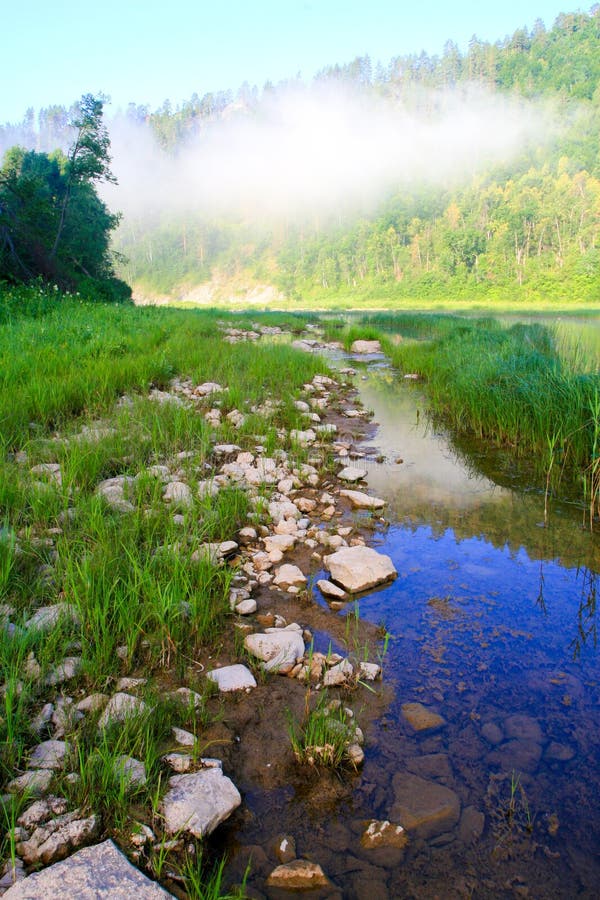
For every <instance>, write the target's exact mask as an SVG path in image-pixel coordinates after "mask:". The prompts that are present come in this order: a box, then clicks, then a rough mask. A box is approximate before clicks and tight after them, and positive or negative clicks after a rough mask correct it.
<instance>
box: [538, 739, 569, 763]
mask: <svg viewBox="0 0 600 900" xmlns="http://www.w3.org/2000/svg"><path fill="white" fill-rule="evenodd" d="M544 757H545V759H549V760H551V761H552V762H568V761H569V760H570V759H573V758H574V757H575V749H574V748H573V747H570V746H569V745H568V744H559V743H557V742H556V741H552V742H551V743H550V744H548V746H547V747H546V752H545V753H544Z"/></svg>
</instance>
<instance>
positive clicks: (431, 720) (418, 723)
mask: <svg viewBox="0 0 600 900" xmlns="http://www.w3.org/2000/svg"><path fill="white" fill-rule="evenodd" d="M402 715H403V717H404V718H405V719H406V721H407V722H408V723H409V725H410V726H411V728H414V730H415V731H435V730H436V729H438V728H441V727H442V726H443V725H445V724H446V720H445V719H444V718H443V717H442V716H440V715H439V714H438V713H435V712H433V710H431V709H428V708H427V707H426V706H423V704H422V703H403V704H402Z"/></svg>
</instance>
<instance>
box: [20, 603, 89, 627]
mask: <svg viewBox="0 0 600 900" xmlns="http://www.w3.org/2000/svg"><path fill="white" fill-rule="evenodd" d="M60 621H65V622H72V623H73V624H74V625H80V624H81V619H80V618H79V613H78V612H77V607H76V606H74V605H73V604H72V603H54V604H53V605H52V606H40V608H39V609H36V611H35V612H34V614H33V615H32V616H31V618H29V619H27V621H26V622H25V628H36V629H37V630H38V631H50V630H51V629H52V628H54V627H55V626H56V625H58V623H59V622H60Z"/></svg>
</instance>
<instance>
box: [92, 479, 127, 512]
mask: <svg viewBox="0 0 600 900" xmlns="http://www.w3.org/2000/svg"><path fill="white" fill-rule="evenodd" d="M133 481H134V479H133V478H132V477H131V476H129V475H117V476H116V477H115V478H107V479H105V480H104V481H101V482H100V484H99V485H98V487H97V488H96V493H97V494H99V496H100V497H103V498H104V500H105V501H106V503H107V504H108V505H109V506H110V507H112V508H113V509H115V510H117V512H122V513H126V512H133V510H134V509H135V507H134V505H133V503H130V502H129V500H126V499H125V487H126V485H130V484H133Z"/></svg>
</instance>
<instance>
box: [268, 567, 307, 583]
mask: <svg viewBox="0 0 600 900" xmlns="http://www.w3.org/2000/svg"><path fill="white" fill-rule="evenodd" d="M273 584H275V585H277V587H281V588H283V589H285V588H288V587H292V586H296V587H302V586H303V585H305V584H306V576H305V575H304V574H303V572H302V571H301V569H299V568H298V566H293V565H290V564H289V563H288V564H286V565H284V566H281V567H280V568H279V569H278V570H277V572H276V574H275V578H274V579H273Z"/></svg>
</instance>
